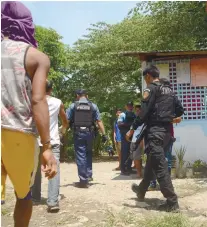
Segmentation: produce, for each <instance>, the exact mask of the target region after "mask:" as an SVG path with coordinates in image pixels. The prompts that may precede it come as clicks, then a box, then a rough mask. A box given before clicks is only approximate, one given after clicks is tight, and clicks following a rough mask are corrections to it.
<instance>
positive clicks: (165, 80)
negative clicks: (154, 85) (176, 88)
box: [160, 78, 170, 86]
mask: <svg viewBox="0 0 207 227" xmlns="http://www.w3.org/2000/svg"><path fill="white" fill-rule="evenodd" d="M160 83H161V84H164V85H168V86H170V81H169V80H168V79H166V78H160Z"/></svg>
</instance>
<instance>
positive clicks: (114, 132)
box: [114, 131, 116, 142]
mask: <svg viewBox="0 0 207 227" xmlns="http://www.w3.org/2000/svg"><path fill="white" fill-rule="evenodd" d="M114 142H116V133H115V131H114Z"/></svg>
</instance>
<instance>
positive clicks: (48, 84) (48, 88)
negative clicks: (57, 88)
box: [46, 80, 53, 92]
mask: <svg viewBox="0 0 207 227" xmlns="http://www.w3.org/2000/svg"><path fill="white" fill-rule="evenodd" d="M52 86H53V83H52V81H48V80H47V82H46V92H49V91H51V90H52Z"/></svg>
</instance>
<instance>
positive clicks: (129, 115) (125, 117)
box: [117, 102, 136, 176]
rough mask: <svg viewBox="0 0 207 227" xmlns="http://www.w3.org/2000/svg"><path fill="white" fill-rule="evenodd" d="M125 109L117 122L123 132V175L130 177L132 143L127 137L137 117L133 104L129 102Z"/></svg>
mask: <svg viewBox="0 0 207 227" xmlns="http://www.w3.org/2000/svg"><path fill="white" fill-rule="evenodd" d="M125 108H126V111H125V112H123V113H121V114H120V115H119V118H118V121H117V122H118V126H119V129H120V132H121V175H124V176H128V175H130V173H131V172H132V167H131V165H132V160H131V159H129V155H130V144H131V143H130V142H128V141H127V140H126V138H125V136H126V133H127V132H128V131H129V129H130V126H131V125H132V123H133V121H134V119H135V118H136V115H135V113H134V112H133V109H134V104H133V102H128V103H127V104H126V106H125Z"/></svg>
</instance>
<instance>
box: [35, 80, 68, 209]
mask: <svg viewBox="0 0 207 227" xmlns="http://www.w3.org/2000/svg"><path fill="white" fill-rule="evenodd" d="M46 93H47V103H48V107H49V115H50V138H51V145H52V151H53V154H54V156H55V158H56V160H57V164H58V173H57V175H56V176H55V177H54V178H53V179H51V180H49V185H48V200H47V205H48V212H57V211H59V200H58V197H59V188H60V161H59V160H60V135H59V128H58V116H59V117H60V119H61V121H62V126H61V127H60V131H61V133H62V134H65V132H66V129H67V127H68V120H67V117H66V113H65V110H64V105H63V103H62V101H61V100H60V99H57V98H54V97H52V96H51V93H52V83H51V82H49V81H47V85H46ZM39 146H40V150H41V147H42V144H41V143H40V142H39ZM32 198H33V202H35V203H38V202H40V201H41V168H40V166H38V170H37V173H36V177H35V182H34V186H33V188H32Z"/></svg>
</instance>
